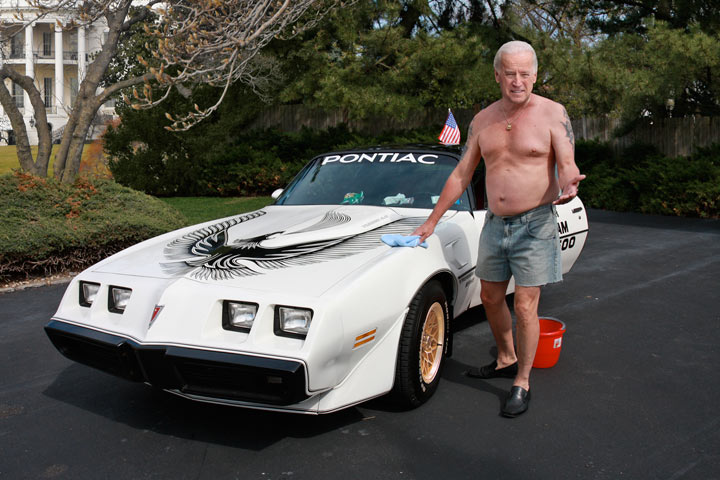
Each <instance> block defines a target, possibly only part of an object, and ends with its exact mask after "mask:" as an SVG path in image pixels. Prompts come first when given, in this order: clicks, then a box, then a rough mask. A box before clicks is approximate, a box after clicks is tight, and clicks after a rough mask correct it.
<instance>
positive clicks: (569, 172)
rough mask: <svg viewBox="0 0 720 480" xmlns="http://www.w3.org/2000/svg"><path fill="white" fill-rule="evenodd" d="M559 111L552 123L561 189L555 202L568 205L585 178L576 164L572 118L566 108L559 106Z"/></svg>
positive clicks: (551, 130) (553, 144) (553, 143)
mask: <svg viewBox="0 0 720 480" xmlns="http://www.w3.org/2000/svg"><path fill="white" fill-rule="evenodd" d="M559 109H560V114H559V115H558V120H555V121H553V122H552V128H551V129H550V132H551V136H552V146H553V150H554V152H555V163H556V165H557V168H558V182H559V183H560V189H561V191H560V196H559V197H558V198H557V200H555V201H554V202H553V203H554V204H555V205H559V204H562V203H567V202H569V201H570V200H572V199H573V198H575V197H576V196H577V193H578V185H579V184H580V181H581V180H583V179H584V178H585V175H582V174H580V169H579V168H578V167H577V165H576V164H575V135H574V134H573V129H572V123H571V122H570V117H569V116H568V114H567V111H566V110H565V107H563V106H562V105H559Z"/></svg>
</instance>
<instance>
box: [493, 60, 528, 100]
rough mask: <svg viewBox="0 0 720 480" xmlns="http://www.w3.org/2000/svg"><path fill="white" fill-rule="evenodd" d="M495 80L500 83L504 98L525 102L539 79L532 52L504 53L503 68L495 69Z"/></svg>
mask: <svg viewBox="0 0 720 480" xmlns="http://www.w3.org/2000/svg"><path fill="white" fill-rule="evenodd" d="M495 80H496V81H497V82H498V83H499V84H500V91H501V92H502V96H503V98H506V99H507V100H510V101H511V102H513V103H518V104H522V103H525V102H526V101H527V99H528V98H529V97H530V94H531V93H532V89H533V85H534V84H535V81H536V80H537V72H535V70H534V68H533V55H532V53H530V52H520V53H506V54H503V56H502V66H501V70H500V71H497V70H495Z"/></svg>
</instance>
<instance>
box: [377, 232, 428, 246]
mask: <svg viewBox="0 0 720 480" xmlns="http://www.w3.org/2000/svg"><path fill="white" fill-rule="evenodd" d="M380 240H382V241H383V242H385V243H387V244H388V245H390V246H391V247H417V246H418V241H419V240H420V235H399V234H397V233H388V234H385V235H383V236H382V237H380ZM419 245H420V246H421V247H423V248H428V243H427V242H422V243H421V244H419Z"/></svg>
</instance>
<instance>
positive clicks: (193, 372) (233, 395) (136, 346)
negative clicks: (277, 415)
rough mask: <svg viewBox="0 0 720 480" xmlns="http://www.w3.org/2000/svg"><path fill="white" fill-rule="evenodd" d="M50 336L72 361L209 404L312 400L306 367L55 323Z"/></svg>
mask: <svg viewBox="0 0 720 480" xmlns="http://www.w3.org/2000/svg"><path fill="white" fill-rule="evenodd" d="M45 332H46V333H47V335H48V337H50V340H51V341H52V343H53V345H55V347H56V348H57V349H58V350H59V351H60V353H62V354H63V355H64V356H66V357H67V358H69V359H70V360H73V361H76V362H78V363H82V364H85V365H88V366H91V367H94V368H97V369H99V370H102V371H105V372H107V373H110V374H113V375H117V376H119V377H123V378H126V379H128V380H132V381H136V382H146V383H149V384H151V385H153V386H155V387H158V388H162V389H164V390H170V391H178V392H180V393H183V394H187V395H193V396H198V397H203V398H207V399H217V400H231V401H245V402H253V403H259V404H267V405H292V404H295V403H299V402H301V401H303V400H305V399H307V398H308V397H309V395H308V394H307V391H306V375H305V365H304V364H303V363H302V362H298V361H292V360H281V359H276V358H266V357H256V356H252V355H244V354H236V353H225V352H216V351H211V350H200V349H194V348H186V347H176V346H171V345H142V344H140V343H137V342H135V341H134V340H131V339H128V338H124V337H120V336H116V335H110V334H107V333H103V332H99V331H97V330H92V329H89V328H85V327H80V326H77V325H73V324H69V323H65V322H62V321H58V320H51V321H50V323H48V324H47V326H45Z"/></svg>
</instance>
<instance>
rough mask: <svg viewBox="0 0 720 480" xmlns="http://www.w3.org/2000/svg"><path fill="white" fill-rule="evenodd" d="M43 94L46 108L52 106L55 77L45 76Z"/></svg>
mask: <svg viewBox="0 0 720 480" xmlns="http://www.w3.org/2000/svg"><path fill="white" fill-rule="evenodd" d="M43 87H44V88H43V94H44V100H45V108H51V107H52V94H53V93H52V92H53V89H52V87H53V79H52V78H43Z"/></svg>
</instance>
